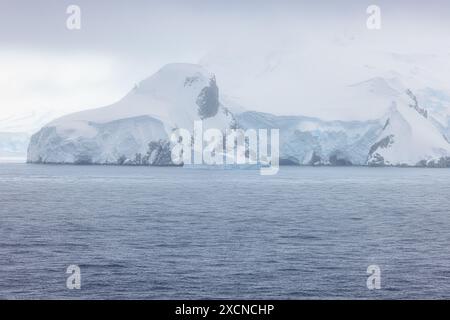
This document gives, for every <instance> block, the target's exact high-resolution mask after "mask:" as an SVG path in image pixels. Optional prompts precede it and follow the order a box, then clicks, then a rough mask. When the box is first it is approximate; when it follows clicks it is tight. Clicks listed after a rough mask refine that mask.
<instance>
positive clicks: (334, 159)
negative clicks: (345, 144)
mask: <svg viewBox="0 0 450 320" xmlns="http://www.w3.org/2000/svg"><path fill="white" fill-rule="evenodd" d="M329 161H330V164H331V165H332V166H351V165H353V164H352V162H351V161H350V160H348V158H347V157H346V156H345V155H344V154H342V153H341V152H339V151H336V152H335V153H333V154H332V155H331V156H330V159H329Z"/></svg>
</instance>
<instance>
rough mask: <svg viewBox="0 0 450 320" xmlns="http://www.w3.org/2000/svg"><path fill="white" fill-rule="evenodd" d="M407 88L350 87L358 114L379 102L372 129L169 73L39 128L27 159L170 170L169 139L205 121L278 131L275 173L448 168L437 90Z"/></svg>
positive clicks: (210, 77) (190, 70)
mask: <svg viewBox="0 0 450 320" xmlns="http://www.w3.org/2000/svg"><path fill="white" fill-rule="evenodd" d="M404 83H405V81H401V80H400V79H399V78H398V77H389V78H388V77H373V78H370V79H368V80H365V81H363V82H356V83H354V84H351V85H349V86H348V87H347V89H348V90H347V92H346V95H347V96H348V97H349V98H350V99H349V100H348V101H354V103H355V104H359V105H358V106H360V107H361V108H364V107H365V102H366V101H367V103H368V105H372V104H373V103H374V102H376V103H378V104H380V105H383V107H385V108H386V109H387V112H386V113H385V114H384V115H383V116H382V117H380V118H379V119H375V120H367V121H325V120H321V119H318V118H314V117H304V116H280V115H273V114H268V113H262V112H255V111H246V109H245V107H241V106H240V103H237V102H234V101H233V99H230V98H229V97H228V96H226V95H223V94H222V91H221V89H220V79H216V77H215V75H214V74H212V73H211V72H209V71H208V70H206V69H205V68H204V67H202V66H200V65H193V64H170V65H166V66H164V67H163V68H162V69H161V70H160V71H158V72H157V73H156V74H154V75H153V76H151V77H150V78H148V79H146V80H144V81H142V82H141V83H139V84H138V85H137V86H136V87H135V88H134V89H133V90H132V91H131V92H130V93H129V94H127V95H126V96H125V97H124V98H123V99H121V100H120V101H119V102H117V103H115V104H113V105H110V106H107V107H103V108H99V109H94V110H88V111H83V112H78V113H74V114H70V115H67V116H64V117H62V118H59V119H57V120H55V121H52V122H50V123H48V124H46V125H45V126H44V127H42V128H41V129H40V130H39V131H38V132H37V133H36V134H34V135H33V136H32V137H31V141H30V144H29V147H28V157H27V159H28V162H31V163H83V164H139V165H142V164H144V165H170V145H169V142H168V137H169V135H170V133H171V132H172V130H174V129H176V128H185V129H188V130H192V128H193V123H194V121H195V120H202V121H203V126H204V128H205V129H207V128H218V129H220V130H225V129H227V128H236V127H238V128H243V129H248V128H253V129H257V128H265V129H270V128H277V129H280V156H281V163H282V164H291V165H372V166H384V165H394V166H432V167H447V166H450V143H449V142H448V141H449V138H450V129H449V127H450V126H449V124H450V117H449V116H448V113H447V109H446V103H447V102H449V101H450V99H448V97H447V96H446V95H445V93H443V92H442V91H439V90H433V89H430V88H428V87H425V88H423V89H418V90H417V89H415V88H417V86H415V88H414V89H411V88H409V87H408V86H406V85H405V84H404ZM323 95H327V92H323ZM352 97H354V99H353V100H352ZM447 99H448V100H447ZM423 101H425V103H423ZM299 103H302V102H301V101H299ZM276 108H277V106H274V109H276Z"/></svg>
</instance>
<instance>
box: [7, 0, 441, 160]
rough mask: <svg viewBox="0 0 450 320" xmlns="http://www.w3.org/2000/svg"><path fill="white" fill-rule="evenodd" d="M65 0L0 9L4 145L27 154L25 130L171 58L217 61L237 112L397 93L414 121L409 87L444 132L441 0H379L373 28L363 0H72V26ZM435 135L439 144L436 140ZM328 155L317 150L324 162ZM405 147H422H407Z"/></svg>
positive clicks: (323, 110)
mask: <svg viewBox="0 0 450 320" xmlns="http://www.w3.org/2000/svg"><path fill="white" fill-rule="evenodd" d="M69 4H72V3H71V2H69V1H58V2H55V1H46V0H44V1H40V2H39V3H35V2H33V3H30V2H29V1H23V0H18V1H9V0H7V1H2V3H1V4H0V10H1V12H3V13H5V14H4V17H3V18H2V19H1V20H0V41H1V42H0V68H1V70H2V72H1V73H0V85H1V87H2V89H3V90H1V91H0V105H1V106H2V108H1V109H0V132H1V133H4V135H3V136H1V137H2V138H0V139H1V141H2V142H1V143H0V146H2V147H0V149H2V150H3V152H7V153H10V152H15V153H20V154H22V155H23V154H24V153H25V151H26V150H25V149H26V148H25V146H26V145H27V143H28V142H27V140H26V138H25V137H26V136H30V135H32V134H34V133H36V132H37V131H38V130H39V129H40V128H41V127H42V126H44V124H46V123H47V124H48V123H49V122H50V121H51V120H53V119H56V118H58V117H60V116H61V115H64V114H69V113H73V112H77V111H81V110H89V109H94V108H98V107H100V106H105V105H111V104H114V103H115V102H117V101H119V100H120V99H122V97H123V96H125V95H127V93H128V92H130V91H132V90H133V88H134V87H135V86H136V84H138V83H140V82H141V81H142V79H146V78H147V77H149V76H150V75H152V74H154V73H155V72H157V71H158V70H159V69H160V68H161V67H163V66H164V65H167V64H171V63H190V64H195V65H200V66H202V67H203V68H205V70H207V72H208V73H211V74H214V75H215V77H216V80H217V86H218V88H219V90H220V97H221V101H222V103H223V104H224V105H226V104H230V105H233V106H234V107H235V109H236V108H237V106H239V108H240V112H238V113H242V111H244V110H245V111H256V112H262V113H267V114H272V115H274V116H281V117H283V116H292V117H300V118H301V117H310V118H315V119H318V121H325V122H327V123H331V122H332V121H344V122H349V123H351V122H352V121H358V122H361V123H366V122H368V123H373V122H376V123H378V121H381V122H383V121H382V120H380V119H385V118H386V117H387V115H388V114H390V113H392V112H393V111H392V110H394V109H393V107H392V106H393V103H394V104H395V105H396V108H397V109H398V110H399V114H401V115H402V118H405V119H407V122H408V123H409V122H410V121H415V120H412V118H411V117H409V116H408V115H407V114H405V113H404V112H403V111H402V110H403V109H402V108H403V107H402V106H407V107H408V105H409V104H413V105H415V102H414V101H413V102H411V101H409V100H410V99H411V97H410V96H409V95H407V94H406V92H407V90H410V91H411V92H412V93H413V95H414V97H415V99H416V100H417V105H419V106H420V108H423V109H427V110H428V112H429V114H428V118H426V121H427V123H428V122H431V123H432V125H433V128H436V130H438V131H437V132H439V136H440V137H445V139H448V137H449V132H450V131H449V129H448V128H449V114H450V112H449V105H450V98H449V97H450V89H449V88H450V87H449V85H448V74H450V63H449V61H450V60H449V59H448V58H449V57H450V49H449V48H450V46H449V43H450V41H449V40H450V39H449V38H450V35H449V34H448V32H447V30H449V29H450V19H448V17H450V6H449V4H448V3H447V2H446V1H438V0H435V1H429V2H427V3H423V2H420V1H398V2H397V1H396V2H395V3H393V2H392V1H379V2H378V3H377V4H378V5H379V6H380V8H381V19H382V20H381V29H380V30H369V29H367V27H366V20H367V18H368V16H369V15H368V14H367V12H366V9H367V6H368V5H369V4H368V3H361V2H360V1H348V2H345V3H336V1H321V2H320V3H312V2H310V1H268V0H267V1H227V2H226V3H224V2H222V1H207V2H205V1H196V0H194V1H190V2H189V4H187V3H186V2H184V1H167V2H164V3H161V2H157V1H135V2H133V5H130V4H125V3H123V2H121V1H95V2H92V1H85V0H80V1H78V2H77V4H78V5H79V6H80V8H81V12H82V27H81V30H72V31H71V30H68V29H67V28H66V24H65V22H66V21H65V20H66V18H67V16H68V15H67V14H66V8H67V6H68V5H69ZM437 8H438V9H439V10H437ZM36 12H39V14H36ZM399 100H401V101H400V102H399ZM402 101H403V102H402ZM406 101H408V102H406ZM408 108H409V107H408ZM407 110H408V111H411V110H409V109H407ZM407 113H408V112H407ZM393 114H396V113H395V112H394V113H393ZM414 116H415V114H414ZM413 118H414V117H413ZM11 119H13V120H11ZM20 119H22V120H20ZM23 119H27V120H24V121H23ZM243 120H245V121H247V120H248V121H250V120H249V119H243ZM419 120H420V121H419V123H421V122H423V121H421V120H422V119H419ZM30 121H32V122H33V123H31V122H30ZM277 121H278V120H277ZM25 122H26V125H24V123H25ZM414 123H416V122H414ZM416 124H417V123H416ZM384 125H385V123H382V124H381V127H384ZM366 129H367V128H366ZM389 130H390V129H389V126H388V127H387V128H386V130H385V131H384V132H385V133H384V136H383V134H381V133H380V136H379V137H378V138H379V139H375V140H377V141H375V142H374V143H376V142H379V141H378V140H382V139H383V138H386V136H389V135H390V133H388V132H389ZM392 130H394V129H392ZM392 130H391V131H392ZM294 131H295V130H294ZM369 131H370V130H369ZM394 131H395V130H394ZM428 131H429V130H427V132H428ZM433 131H434V129H433ZM6 133H7V135H6ZM11 134H17V137H14V138H13V137H12V136H11ZM397 134H398V133H397ZM430 135H431V136H433V137H436V136H437V135H436V134H430ZM408 139H409V138H408ZM408 139H407V140H408ZM411 139H413V138H412V137H411ZM436 139H438V138H433V139H432V140H433V141H436ZM438 140H440V139H438ZM17 141H22V142H21V143H19V142H17ZM352 141H353V140H352ZM405 141H406V140H405ZM408 141H410V140H408ZM19 145H21V147H20V146H19ZM381 145H382V144H381ZM381 145H380V146H381ZM392 145H393V146H394V145H395V144H394V143H392ZM427 145H428V144H427ZM433 145H434V142H433ZM436 148H438V149H439V150H441V149H442V141H439V142H436ZM341 149H342V146H341ZM443 149H445V148H443ZM13 150H14V151H13ZM427 150H429V149H427ZM433 150H434V147H433ZM366 151H367V152H366ZM369 151H370V146H369V150H365V149H364V152H362V151H360V152H362V153H360V155H359V156H358V157H357V158H358V160H356V159H353V161H352V162H355V163H361V162H362V160H361V159H363V158H365V157H369V155H368V154H369V153H370V152H369ZM330 152H332V151H330ZM366 153H367V154H366ZM426 153H427V154H428V153H429V151H427V152H426ZM363 154H364V156H362V155H363ZM432 154H433V155H434V156H437V155H438V154H441V152H434V151H433V152H432ZM372 155H373V154H372ZM380 155H381V153H380ZM297 156H298V157H300V155H297ZM329 156H330V153H329V152H325V153H324V155H323V157H324V159H328V160H327V161H329ZM385 157H386V158H389V155H387V154H385ZM300 158H301V157H300ZM394 158H395V157H394ZM419 158H421V155H419ZM305 159H306V158H305ZM305 159H303V158H302V159H297V160H298V161H299V162H301V163H303V162H305V161H306V160H305ZM412 159H414V161H416V160H417V157H415V156H413V155H411V157H410V158H408V159H403V160H411V161H412ZM365 160H367V159H365ZM421 160H423V159H421ZM306 162H307V161H306Z"/></svg>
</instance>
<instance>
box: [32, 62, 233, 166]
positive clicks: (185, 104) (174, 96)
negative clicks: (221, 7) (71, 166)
mask: <svg viewBox="0 0 450 320" xmlns="http://www.w3.org/2000/svg"><path fill="white" fill-rule="evenodd" d="M201 119H202V120H203V126H204V128H208V127H214V128H219V129H226V128H229V127H230V125H231V124H232V121H233V118H232V115H231V113H229V112H228V110H227V109H226V108H225V107H224V106H223V105H222V103H221V102H220V101H219V89H218V87H217V84H216V80H215V77H214V75H213V74H211V73H209V72H208V71H206V70H205V69H204V68H203V67H200V66H198V65H192V64H170V65H166V66H165V67H163V68H162V69H161V70H159V71H158V72H157V73H156V74H154V75H153V76H151V77H150V78H148V79H146V80H144V81H142V82H141V83H139V84H138V85H137V86H136V87H135V88H134V89H133V90H132V91H131V92H130V93H128V94H127V95H126V96H125V97H124V98H123V99H121V100H120V101H118V102H117V103H115V104H113V105H110V106H106V107H103V108H98V109H94V110H88V111H82V112H78V113H74V114H70V115H68V116H65V117H62V118H59V119H57V120H55V121H52V122H51V123H49V124H47V125H46V126H45V127H44V128H42V129H41V130H40V131H39V132H38V133H36V134H35V135H34V136H33V137H32V138H31V142H30V146H29V149H28V161H29V162H43V163H117V162H123V161H128V160H131V159H135V157H140V155H145V154H146V153H147V152H148V151H149V150H148V148H149V143H150V142H157V141H160V140H163V141H167V140H168V137H169V134H170V133H171V131H172V130H173V129H174V128H185V129H187V130H190V131H191V132H192V129H193V125H194V121H195V120H201ZM161 148H162V146H161ZM137 154H140V155H137ZM166 158H167V157H166Z"/></svg>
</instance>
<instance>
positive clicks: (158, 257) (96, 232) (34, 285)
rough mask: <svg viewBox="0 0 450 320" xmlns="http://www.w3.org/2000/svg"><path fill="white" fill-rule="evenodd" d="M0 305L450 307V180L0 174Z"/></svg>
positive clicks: (0, 170) (131, 172)
mask: <svg viewBox="0 0 450 320" xmlns="http://www.w3.org/2000/svg"><path fill="white" fill-rule="evenodd" d="M71 264H76V265H78V266H80V268H81V289H80V290H69V289H67V288H66V279H67V276H68V275H67V274H66V268H67V267H68V266H69V265H71ZM373 264H375V265H378V266H379V267H380V268H381V289H380V290H368V289H367V286H366V280H367V277H368V274H367V273H366V269H367V267H368V266H369V265H373ZM0 298H3V299H5V298H6V299H15V298H31V299H35V298H76V299H106V298H113V299H117V298H129V299H131V298H133V299H175V298H179V299H197V298H236V299H238V298H242V299H244V298H245V299H263V298H264V299H265V298H283V299H284V298H288V299H297V298H307V299H309V298H376V299H378V298H394V299H397V298H426V299H433V298H450V170H447V169H403V168H293V167H282V168H281V170H280V172H279V174H278V175H276V176H260V175H259V174H258V171H253V170H249V171H231V170H230V171H219V170H217V171H208V170H192V169H191V170H190V169H182V168H149V167H114V166H111V167H107V166H43V165H25V164H1V165H0Z"/></svg>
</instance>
